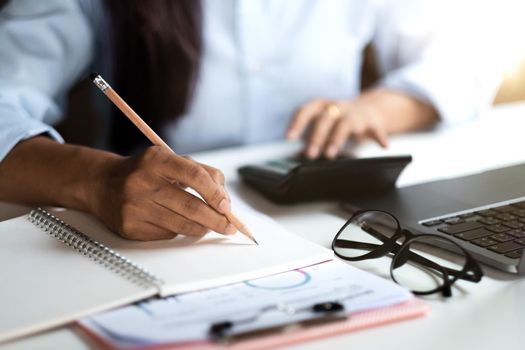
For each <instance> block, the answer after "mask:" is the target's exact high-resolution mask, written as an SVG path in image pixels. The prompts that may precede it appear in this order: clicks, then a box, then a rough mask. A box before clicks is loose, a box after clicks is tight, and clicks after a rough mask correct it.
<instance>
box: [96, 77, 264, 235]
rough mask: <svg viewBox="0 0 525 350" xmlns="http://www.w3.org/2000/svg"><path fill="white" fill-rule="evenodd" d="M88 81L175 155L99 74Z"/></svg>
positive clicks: (239, 224) (244, 229) (231, 217)
mask: <svg viewBox="0 0 525 350" xmlns="http://www.w3.org/2000/svg"><path fill="white" fill-rule="evenodd" d="M90 79H91V80H92V81H93V83H94V84H95V85H96V86H97V87H98V88H99V89H100V90H101V91H102V92H103V93H104V94H105V95H106V97H107V98H109V99H110V101H111V102H113V104H115V106H117V107H118V109H120V110H121V111H122V113H124V115H125V116H126V117H128V119H129V120H130V121H131V122H132V123H133V124H135V126H136V127H137V128H138V129H139V130H140V131H141V132H142V133H143V134H144V135H145V136H146V137H147V138H148V139H149V140H150V141H151V142H152V143H153V144H154V145H157V146H160V147H163V148H165V149H167V150H169V151H170V152H172V153H175V152H174V151H173V150H172V149H171V147H170V146H168V144H167V143H166V142H164V140H163V139H161V138H160V136H159V135H157V133H156V132H155V131H153V129H152V128H150V126H149V125H148V124H146V122H145V121H144V120H142V118H141V117H140V116H139V115H138V114H137V113H135V111H134V110H133V109H132V108H131V107H130V106H129V105H128V104H127V103H126V101H124V100H123V99H122V97H120V96H119V94H117V93H116V91H115V90H113V88H112V87H111V86H110V85H109V84H108V83H107V82H106V81H105V80H104V79H103V78H102V77H101V76H100V75H99V74H96V73H92V74H91V75H90ZM224 216H226V218H227V219H228V221H229V222H231V223H232V225H233V226H235V228H237V230H239V231H240V232H241V233H242V234H244V235H245V236H246V237H248V238H249V239H251V240H252V241H253V242H254V243H255V244H257V245H259V243H257V240H255V238H254V237H253V235H252V234H251V233H250V230H248V228H247V227H246V226H245V225H244V224H243V223H242V222H241V221H240V220H239V219H238V218H237V217H236V216H235V215H234V214H233V213H232V212H228V213H226V214H224Z"/></svg>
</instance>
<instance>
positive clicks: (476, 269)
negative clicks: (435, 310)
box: [332, 210, 483, 297]
mask: <svg viewBox="0 0 525 350" xmlns="http://www.w3.org/2000/svg"><path fill="white" fill-rule="evenodd" d="M372 212H378V213H382V214H386V215H388V216H390V217H391V218H392V219H393V220H394V221H395V223H396V227H395V232H394V234H393V235H392V236H391V237H387V236H385V235H384V234H382V233H381V232H377V230H374V229H371V230H366V231H365V232H367V233H368V234H370V235H371V236H373V237H374V238H376V239H378V240H380V241H381V242H383V243H382V244H374V243H366V242H357V241H350V240H343V239H341V240H338V239H339V236H340V235H341V234H342V233H343V232H344V231H345V229H346V228H347V226H348V225H350V223H352V222H353V221H355V219H356V218H357V217H359V216H361V215H363V214H366V213H372ZM425 238H439V239H442V240H444V241H446V242H449V243H451V244H453V245H454V246H455V247H456V248H458V249H459V250H460V251H461V252H462V253H463V254H464V256H465V259H466V261H465V264H464V266H463V269H462V270H460V271H459V270H455V269H451V268H448V267H446V266H442V265H440V264H438V263H436V262H434V261H432V260H429V259H427V258H425V257H423V256H421V255H419V254H417V253H414V252H413V251H411V250H410V249H409V248H407V247H410V245H411V244H412V243H414V242H417V241H419V240H422V239H425ZM399 239H402V243H401V244H399V243H397V241H398V240H399ZM338 243H339V244H338ZM337 248H352V249H362V250H369V252H368V253H366V254H363V255H361V256H357V257H348V256H345V255H343V254H339V253H338V251H337ZM332 250H333V251H334V254H335V255H336V256H338V257H339V258H341V259H343V260H347V261H361V260H367V259H377V258H381V257H384V256H386V255H388V254H393V256H392V262H391V263H390V276H391V277H392V279H393V280H394V281H395V282H396V283H398V284H399V282H398V281H397V280H396V278H395V275H394V270H395V269H396V268H398V267H399V266H402V265H403V264H405V263H406V262H407V261H412V262H415V263H418V264H420V265H422V266H424V267H426V268H429V269H432V270H435V271H437V272H439V273H441V274H442V279H443V284H442V285H441V286H438V287H436V288H434V289H432V290H429V291H412V292H413V293H414V294H417V295H430V294H434V293H438V292H441V293H442V295H443V296H445V297H450V296H451V295H452V288H451V287H452V285H453V284H454V283H455V282H456V281H457V280H458V279H462V280H466V281H469V282H475V283H477V282H479V281H480V280H481V278H482V277H483V271H482V270H481V267H480V266H479V263H478V262H477V261H476V259H474V257H472V255H471V254H470V253H469V252H467V251H466V250H465V249H464V248H463V247H461V246H460V245H459V244H457V243H456V242H454V241H453V240H451V239H450V238H447V237H444V236H436V235H433V234H418V233H413V232H411V231H409V230H407V229H404V228H402V227H401V224H400V223H399V220H398V219H397V218H396V217H395V216H394V215H392V214H391V213H389V212H386V211H382V210H359V211H357V212H355V213H354V214H353V215H352V217H350V219H348V220H347V221H346V223H345V224H344V225H343V226H342V227H341V228H340V229H339V231H338V232H337V234H336V235H335V237H334V239H333V240H332Z"/></svg>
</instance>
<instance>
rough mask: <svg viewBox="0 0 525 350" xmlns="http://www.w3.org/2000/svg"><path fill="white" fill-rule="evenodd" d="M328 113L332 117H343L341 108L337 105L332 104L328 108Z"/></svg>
mask: <svg viewBox="0 0 525 350" xmlns="http://www.w3.org/2000/svg"><path fill="white" fill-rule="evenodd" d="M326 112H327V113H328V114H329V115H330V116H332V117H339V116H341V108H339V106H337V105H336V104H335V103H330V104H329V105H328V106H327V107H326Z"/></svg>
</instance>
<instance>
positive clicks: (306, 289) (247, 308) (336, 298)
mask: <svg viewBox="0 0 525 350" xmlns="http://www.w3.org/2000/svg"><path fill="white" fill-rule="evenodd" d="M412 298H413V296H412V294H411V293H410V292H408V291H407V290H405V289H404V288H402V287H401V286H399V285H397V284H395V283H393V282H391V281H387V280H384V279H382V278H379V277H377V276H375V275H372V274H370V273H367V272H364V271H361V270H359V269H356V268H354V267H352V266H350V265H348V264H346V263H344V262H341V261H339V260H336V261H332V262H327V263H322V264H318V265H314V266H310V267H306V268H303V269H296V270H293V271H289V272H285V273H282V274H278V275H275V276H270V277H265V278H261V279H255V280H249V281H244V282H242V283H236V284H232V285H228V286H223V287H219V288H213V289H209V290H204V291H200V292H194V293H187V294H181V295H177V296H172V297H169V298H164V299H151V300H148V301H145V302H141V303H138V304H135V305H132V306H128V307H124V308H120V309H117V310H113V311H109V312H105V313H102V314H98V315H95V316H93V317H89V318H87V319H84V320H83V321H81V325H82V326H83V327H85V328H86V329H87V330H89V332H90V333H92V334H95V335H96V336H97V337H99V338H102V339H104V341H105V342H107V343H110V344H111V345H112V346H113V347H116V348H122V349H127V348H129V349H132V348H136V347H143V346H154V345H163V344H186V345H188V344H191V343H192V342H194V343H198V342H205V341H208V340H209V336H210V334H209V331H210V327H211V325H212V324H217V323H221V322H232V323H233V324H234V325H236V327H237V328H240V331H241V332H250V331H251V330H253V329H261V328H262V329H264V328H271V327H274V326H276V325H284V324H290V323H294V322H299V321H302V320H307V319H309V318H312V317H314V316H315V315H313V311H312V306H313V305H316V304H320V303H326V302H338V303H340V304H342V305H343V306H344V312H345V313H346V314H349V315H351V314H352V313H355V312H358V311H363V310H370V309H374V308H379V307H385V306H389V305H393V304H399V303H402V302H405V301H407V300H410V299H412Z"/></svg>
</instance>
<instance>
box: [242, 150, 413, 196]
mask: <svg viewBox="0 0 525 350" xmlns="http://www.w3.org/2000/svg"><path fill="white" fill-rule="evenodd" d="M411 161H412V157H411V156H410V155H400V156H387V157H374V158H356V157H353V156H340V157H338V158H336V159H330V160H329V159H325V158H321V159H316V160H310V159H307V158H304V157H301V156H299V157H290V158H282V159H274V160H268V161H266V162H263V163H260V164H251V165H246V166H243V167H241V168H239V170H238V171H239V174H240V176H241V178H242V179H243V181H244V182H245V183H247V184H248V185H249V186H251V187H253V188H254V189H256V190H257V191H259V192H260V193H261V194H263V195H264V196H265V197H267V198H268V199H270V200H271V201H273V202H276V203H283V204H284V203H298V202H304V201H314V200H351V199H352V198H366V197H372V196H376V195H379V194H381V193H384V192H386V191H388V190H389V189H391V188H393V187H395V183H396V180H397V178H398V177H399V174H400V173H401V172H402V171H403V169H404V168H405V167H406V165H407V164H408V163H410V162H411Z"/></svg>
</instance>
